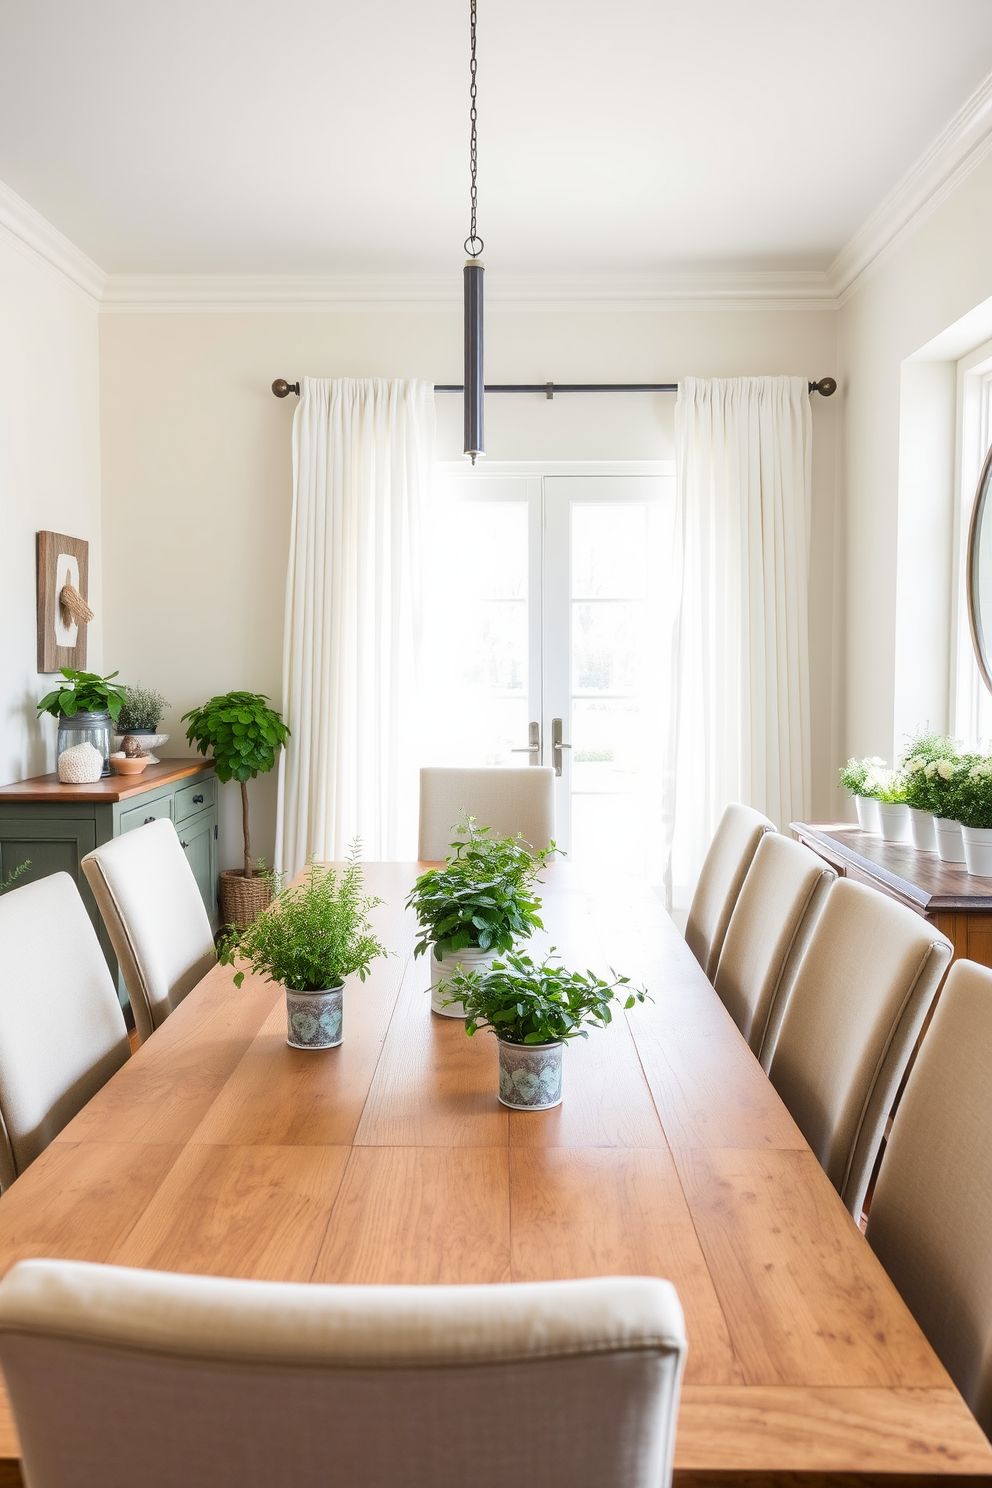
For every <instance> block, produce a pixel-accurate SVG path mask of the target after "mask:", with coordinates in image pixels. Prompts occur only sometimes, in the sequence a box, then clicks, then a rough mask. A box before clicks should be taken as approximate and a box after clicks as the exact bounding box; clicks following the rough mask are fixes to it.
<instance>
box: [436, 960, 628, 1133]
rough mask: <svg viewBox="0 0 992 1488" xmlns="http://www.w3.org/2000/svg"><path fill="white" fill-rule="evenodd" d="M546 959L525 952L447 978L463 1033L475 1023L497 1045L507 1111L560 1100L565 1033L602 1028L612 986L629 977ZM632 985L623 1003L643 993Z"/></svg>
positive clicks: (608, 1017) (580, 1034)
mask: <svg viewBox="0 0 992 1488" xmlns="http://www.w3.org/2000/svg"><path fill="white" fill-rule="evenodd" d="M553 956H554V947H553V946H552V948H551V951H550V953H549V955H548V957H547V958H546V959H545V960H544V961H541V962H536V961H534V960H533V959H532V958H531V957H530V956H528V955H527V954H526V953H525V952H523V951H519V952H511V953H510V954H509V955H507V956H501V957H500V958H499V959H498V960H496V961H494V962H493V963H492V965H491V966H489V967H487V968H485V969H484V970H479V969H477V968H473V969H470V970H464V969H462V968H461V967H459V969H458V970H457V971H456V972H455V974H454V976H453V977H452V978H451V980H450V982H449V983H448V988H449V992H450V995H451V997H452V998H454V999H457V1000H458V1002H459V1003H460V1004H461V1006H462V1007H463V1008H464V1009H465V1018H466V1022H465V1032H466V1033H467V1034H468V1035H469V1036H470V1037H471V1036H472V1035H473V1034H474V1033H475V1032H476V1030H477V1029H479V1028H480V1027H482V1028H488V1029H489V1030H490V1031H491V1032H492V1033H494V1034H495V1035H496V1042H497V1047H498V1049H499V1099H500V1101H501V1102H502V1104H503V1105H504V1106H510V1107H512V1109H513V1110H515V1111H547V1110H550V1108H551V1107H552V1106H557V1105H560V1104H561V1055H562V1049H563V1048H564V1046H565V1043H566V1041H567V1040H568V1039H573V1038H588V1037H589V1030H588V1028H587V1027H586V1026H585V1025H586V1024H592V1025H593V1026H594V1027H596V1028H606V1027H608V1025H609V1024H610V1023H611V1022H612V1019H613V1010H612V1007H611V1004H612V1003H614V1002H618V1001H619V1000H620V999H619V997H618V994H617V989H618V988H620V987H629V985H630V978H629V977H625V976H617V975H616V973H615V972H614V974H613V979H612V980H611V981H604V979H603V978H602V977H598V976H596V975H595V974H594V973H593V972H591V971H586V972H581V971H567V970H566V969H565V967H564V966H559V965H554V964H553V961H552V958H553ZM647 995H648V994H647V992H646V991H645V990H644V989H643V988H639V987H635V988H632V989H631V991H630V992H629V993H628V994H627V996H626V997H625V999H624V1002H623V1006H624V1008H632V1007H633V1006H634V1004H635V1002H643V1001H644V999H645V997H647Z"/></svg>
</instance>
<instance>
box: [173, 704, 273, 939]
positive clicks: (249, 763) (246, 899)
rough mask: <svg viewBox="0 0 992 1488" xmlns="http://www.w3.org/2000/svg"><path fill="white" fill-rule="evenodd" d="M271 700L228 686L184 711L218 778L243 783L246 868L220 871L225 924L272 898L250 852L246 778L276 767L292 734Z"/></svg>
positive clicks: (247, 920)
mask: <svg viewBox="0 0 992 1488" xmlns="http://www.w3.org/2000/svg"><path fill="white" fill-rule="evenodd" d="M268 701H269V700H268V698H267V697H265V696H264V694H262V693H255V692H226V693H224V694H222V695H221V696H219V697H212V698H211V699H210V701H209V702H206V703H204V704H203V707H202V708H191V709H190V711H189V712H188V713H184V714H183V722H184V723H185V722H186V721H187V720H189V728H188V729H187V730H186V738H187V739H188V740H189V742H190V743H191V744H195V745H196V747H197V749H198V750H199V752H200V754H206V752H207V750H208V749H212V750H213V755H214V762H215V764H216V768H217V779H218V780H221V781H224V782H225V783H226V782H227V781H228V780H237V781H238V782H239V783H240V785H241V824H242V829H243V831H244V845H245V861H244V869H243V870H242V869H240V868H226V869H224V870H223V872H222V873H221V875H220V907H221V916H222V918H223V920H224V923H225V924H227V925H250V924H251V923H252V921H253V920H254V919H255V917H256V916H257V915H259V914H260V913H261V912H262V910H263V909H264V908H265V906H266V905H267V904H269V903H270V902H271V900H272V894H273V886H272V878H271V875H269V874H266V873H264V872H262V871H261V869H260V868H259V867H258V865H256V863H255V861H254V859H253V858H252V855H251V834H250V832H249V829H248V781H249V780H254V779H255V776H256V775H265V774H267V773H268V771H269V770H271V769H272V766H273V765H274V764H275V762H276V751H277V750H278V749H281V748H282V746H283V744H285V742H286V740H287V739H288V738H289V729H288V728H287V727H286V725H285V724H284V723H283V721H282V718H281V717H280V715H279V714H278V713H277V712H276V711H275V709H274V708H270V707H269V706H268Z"/></svg>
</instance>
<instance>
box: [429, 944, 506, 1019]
mask: <svg viewBox="0 0 992 1488" xmlns="http://www.w3.org/2000/svg"><path fill="white" fill-rule="evenodd" d="M430 954H431V1012H432V1013H440V1015H441V1017H442V1018H464V1017H465V1009H464V1008H463V1007H462V1005H461V1003H460V1002H452V1003H450V1004H449V1005H448V1007H444V1006H443V1004H444V1001H445V998H446V997H447V996H448V989H447V987H446V986H445V983H446V982H447V980H448V978H449V977H451V976H453V975H454V973H455V971H456V969H457V968H458V967H459V966H462V967H464V969H465V970H466V971H471V970H473V969H477V970H479V971H484V970H485V969H486V968H487V967H489V966H491V965H492V963H493V960H494V959H495V957H496V956H498V955H499V951H483V950H480V948H479V947H478V946H466V947H465V949H464V950H463V951H445V953H444V960H443V961H439V960H438V959H437V957H436V956H435V954H434V947H433V946H432V947H431V953H430Z"/></svg>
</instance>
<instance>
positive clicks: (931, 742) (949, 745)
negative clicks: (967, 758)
mask: <svg viewBox="0 0 992 1488" xmlns="http://www.w3.org/2000/svg"><path fill="white" fill-rule="evenodd" d="M960 758H961V751H960V749H959V747H958V745H957V744H956V742H955V741H954V740H953V739H949V738H947V737H946V735H944V734H938V733H935V732H932V731H931V730H924V731H923V732H921V733H918V734H914V735H913V737H912V738H911V739H909V740H908V741H907V743H906V748H905V751H904V752H903V757H902V770H903V774H904V776H905V779H906V802H907V804H908V805H909V806H913V807H914V808H915V809H916V810H917V811H930V812H933V811H936V809H937V805H938V791H937V790H936V789H935V787H934V785H933V775H934V774H935V773H936V772H935V771H931V773H930V775H928V774H927V766H928V765H935V764H936V762H937V761H938V760H950V761H951V762H952V763H956V762H957V761H958V760H959V759H960Z"/></svg>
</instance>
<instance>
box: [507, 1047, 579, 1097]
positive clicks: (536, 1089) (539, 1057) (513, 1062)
mask: <svg viewBox="0 0 992 1488" xmlns="http://www.w3.org/2000/svg"><path fill="white" fill-rule="evenodd" d="M496 1043H497V1046H498V1048H499V1098H500V1101H501V1102H502V1104H503V1105H504V1106H509V1107H511V1109H512V1110H514V1111H550V1110H551V1108H552V1106H560V1105H561V1055H562V1050H563V1049H564V1047H565V1045H564V1044H563V1043H560V1042H559V1043H553V1044H508V1043H505V1042H504V1040H503V1039H501V1038H497V1040H496Z"/></svg>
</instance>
